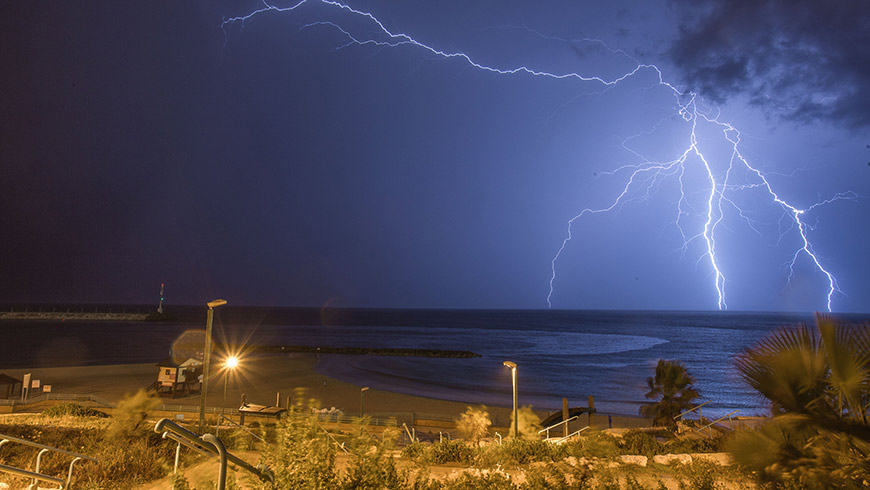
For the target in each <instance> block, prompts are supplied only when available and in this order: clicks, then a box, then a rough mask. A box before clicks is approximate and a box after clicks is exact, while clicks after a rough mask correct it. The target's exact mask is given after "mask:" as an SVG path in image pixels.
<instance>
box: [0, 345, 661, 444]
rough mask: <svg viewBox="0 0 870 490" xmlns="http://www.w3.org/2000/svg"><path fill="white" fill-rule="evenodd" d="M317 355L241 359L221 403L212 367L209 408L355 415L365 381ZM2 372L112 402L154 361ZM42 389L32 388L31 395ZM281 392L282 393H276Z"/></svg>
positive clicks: (421, 405) (457, 407)
mask: <svg viewBox="0 0 870 490" xmlns="http://www.w3.org/2000/svg"><path fill="white" fill-rule="evenodd" d="M317 361H318V358H317V355H315V354H285V355H274V356H258V357H250V358H247V359H245V360H244V362H243V363H242V364H241V365H240V367H239V369H237V373H236V374H235V375H231V376H230V378H229V379H228V380H227V383H226V388H227V394H226V402H224V373H223V372H222V371H220V369H215V370H213V372H212V375H211V376H210V378H209V389H208V396H207V405H208V406H209V407H223V406H226V407H228V408H229V407H238V406H239V404H240V402H241V397H242V394H245V396H246V397H247V400H248V402H250V403H256V404H260V405H273V404H275V403H276V402H277V401H278V399H279V398H278V397H279V396H280V400H281V401H280V404H281V405H284V404H285V403H286V400H287V396H295V394H296V393H298V392H299V391H300V389H302V390H304V393H305V396H306V398H314V399H316V400H317V401H318V404H319V406H320V407H322V408H331V407H335V408H337V409H339V410H342V411H343V412H344V413H345V414H346V415H351V416H356V415H358V414H359V410H360V390H361V388H362V387H363V386H359V385H355V384H351V383H346V382H343V381H340V380H337V379H334V378H330V377H327V376H324V375H321V374H319V373H317V372H316V371H315V365H316V364H317ZM0 372H3V373H4V374H7V375H9V376H12V377H14V378H17V379H22V377H23V376H24V374H25V373H31V375H32V379H34V380H40V383H41V384H42V385H46V384H48V385H51V390H52V393H55V394H76V395H93V396H97V397H100V398H102V399H105V400H107V401H109V402H112V403H116V402H118V401H119V400H121V399H122V398H123V397H124V396H125V395H128V394H131V393H135V392H136V391H137V390H139V389H140V388H147V387H148V386H149V385H151V384H152V383H153V382H154V381H155V380H156V377H157V365H156V364H152V363H148V364H120V365H108V366H74V367H52V368H38V369H8V370H0ZM37 394H41V393H36V392H34V393H33V395H37ZM279 394H280V395H279ZM363 396H364V397H365V398H364V408H365V412H366V414H367V415H378V414H384V415H389V414H396V413H410V412H413V413H415V414H417V417H419V416H420V415H421V414H423V415H436V416H438V418H448V419H453V418H456V417H458V416H459V414H461V413H462V412H464V411H465V410H466V408H467V407H468V406H469V404H468V403H462V402H456V401H448V400H439V399H435V398H427V397H422V396H413V395H407V394H403V393H396V392H391V391H386V390H377V389H370V390H367V391H366V392H365V393H364V395H363ZM164 400H165V401H164V403H167V404H178V405H198V404H199V400H200V398H199V395H198V394H196V395H190V396H186V397H178V398H164ZM510 403H511V400H510V399H506V400H505V404H504V406H487V409H488V411H489V412H490V416H491V417H492V419H493V422H494V425H508V423H509V422H508V421H509V420H510V412H511V407H510ZM598 419H599V420H598V421H597V423H598V424H601V425H604V424H607V423H608V420H607V416H606V414H601V415H599V417H598ZM610 420H611V421H612V423H613V426H614V427H637V426H648V425H649V422H647V421H645V420H644V419H641V418H638V417H624V416H616V415H614V416H612V418H611V419H610Z"/></svg>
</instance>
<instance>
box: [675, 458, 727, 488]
mask: <svg viewBox="0 0 870 490" xmlns="http://www.w3.org/2000/svg"><path fill="white" fill-rule="evenodd" d="M680 470H681V473H683V474H684V475H685V477H686V478H687V480H688V481H686V480H683V478H680V484H679V490H720V489H722V488H724V486H723V485H722V484H721V483H719V481H718V477H717V472H718V467H716V466H714V465H712V464H710V463H699V462H696V463H694V464H691V465H686V466H682V467H681V468H680Z"/></svg>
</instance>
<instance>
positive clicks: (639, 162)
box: [221, 0, 861, 311]
mask: <svg viewBox="0 0 870 490" xmlns="http://www.w3.org/2000/svg"><path fill="white" fill-rule="evenodd" d="M303 10H305V11H306V13H305V16H306V17H305V18H306V19H308V17H307V16H312V15H313V16H314V17H316V18H317V20H313V21H309V20H305V21H303V22H302V23H301V25H300V26H299V27H300V30H302V31H311V30H325V31H328V32H331V33H332V34H333V35H334V36H335V37H334V39H335V40H336V41H335V42H336V44H335V46H334V47H333V48H334V49H333V52H335V51H339V50H346V49H349V48H358V49H359V51H360V53H361V54H360V55H361V56H372V55H374V54H383V53H384V52H388V51H391V50H393V51H398V50H403V51H402V53H403V56H408V53H409V52H411V54H412V55H413V56H416V57H417V61H416V62H417V63H420V64H422V63H425V62H430V61H432V60H443V61H450V62H453V63H457V64H461V65H462V66H463V69H464V70H474V71H479V72H482V73H484V74H487V75H488V76H489V78H487V81H486V83H492V84H495V83H498V80H497V79H499V78H503V77H511V78H517V77H523V78H527V79H530V80H535V81H536V83H539V84H542V85H544V84H561V85H564V84H566V83H570V84H576V85H577V86H578V90H580V93H579V95H577V96H576V98H578V99H579V98H586V97H588V98H597V97H602V96H604V95H606V94H608V93H610V92H612V91H614V90H616V89H617V88H618V87H621V86H623V85H626V84H629V83H639V84H640V85H642V88H637V89H634V90H635V91H637V92H643V93H647V92H655V93H656V94H657V96H658V97H659V99H658V101H657V103H656V104H651V105H650V107H648V108H646V109H643V111H645V112H644V113H645V114H646V113H648V112H652V111H657V112H656V114H657V116H656V117H655V119H656V120H657V122H655V123H653V124H651V125H649V126H647V127H643V128H640V129H639V130H638V131H634V132H632V133H630V134H624V135H622V136H621V140H620V141H619V142H618V146H619V149H620V151H621V152H622V154H623V156H622V157H621V158H620V159H618V160H613V161H611V162H609V163H608V162H596V163H595V165H597V166H599V167H601V166H603V168H602V169H601V170H600V171H598V172H596V173H595V177H596V178H600V179H608V181H609V182H613V181H615V182H617V184H616V185H615V186H614V187H613V189H615V190H614V191H613V192H612V194H611V195H609V196H608V197H605V198H604V199H603V200H599V201H596V202H588V201H585V202H584V201H583V200H582V199H579V200H575V202H578V201H579V205H578V206H577V207H576V208H575V209H574V210H572V211H571V212H570V213H569V214H568V216H569V219H568V220H567V223H566V225H567V226H566V228H564V229H563V230H564V231H563V233H564V234H563V235H562V240H561V242H560V243H554V244H553V252H552V255H551V260H550V263H549V264H548V265H549V269H548V270H546V271H543V272H545V273H546V275H547V280H546V281H542V286H544V290H543V291H542V294H541V299H542V304H543V302H544V301H543V300H544V299H545V300H546V305H547V306H548V307H550V308H553V307H556V306H559V304H558V303H556V295H557V291H559V288H560V284H562V283H563V282H564V281H565V277H566V276H571V275H573V274H576V273H577V271H576V270H575V269H574V268H568V267H566V266H565V264H564V262H565V256H566V254H567V253H568V252H569V251H570V250H571V248H572V245H576V243H577V242H578V241H590V240H592V239H593V237H592V236H590V235H591V233H587V232H585V228H584V227H585V226H587V222H588V220H589V219H590V218H592V217H593V216H595V215H601V216H608V217H609V219H610V220H613V221H616V220H619V219H620V213H621V212H622V211H623V210H624V209H626V208H627V207H629V206H633V205H645V204H646V203H649V201H650V199H651V198H652V196H654V195H658V194H662V193H665V194H667V197H666V200H667V202H668V203H669V209H668V210H666V211H664V212H661V211H660V208H656V209H657V212H656V213H654V214H655V216H653V217H649V218H648V220H649V221H655V220H658V223H659V226H660V229H659V231H660V233H664V232H665V230H667V232H668V233H670V234H672V235H674V236H676V237H678V241H677V243H678V245H677V246H676V248H675V249H672V251H671V252H672V254H674V255H678V256H680V257H681V260H684V261H686V262H689V263H691V264H693V267H694V268H695V272H696V273H697V274H698V275H699V276H700V277H701V278H703V280H704V281H706V284H707V286H706V287H707V291H708V292H707V295H708V298H709V302H708V307H709V308H716V309H719V310H725V309H727V308H729V299H730V298H731V297H732V294H734V290H735V289H736V288H735V287H734V286H733V284H734V282H733V281H734V278H737V277H740V278H741V281H743V282H746V281H751V280H752V279H751V276H752V275H753V274H757V272H756V271H755V270H753V268H752V267H748V266H747V267H741V260H740V256H741V253H742V252H741V247H742V246H744V244H745V243H746V242H747V241H748V240H758V241H760V242H761V243H763V244H764V245H766V246H768V247H769V248H772V249H776V250H778V251H781V252H782V254H783V255H784V256H785V257H786V258H785V259H784V260H783V262H782V264H781V267H780V268H779V272H780V273H781V277H778V278H776V279H775V280H773V281H771V280H769V279H768V282H773V283H778V284H780V287H782V288H787V287H789V285H790V284H791V283H792V282H793V281H794V279H795V277H796V276H797V274H798V272H797V271H798V270H801V271H808V270H809V271H811V277H812V280H811V282H812V285H811V288H812V290H813V293H812V295H813V296H814V297H815V298H816V300H817V306H816V305H811V306H809V307H808V308H806V309H822V308H824V309H827V310H828V311H833V310H834V309H835V308H836V307H837V303H836V302H837V300H838V298H841V297H843V296H844V295H845V294H846V292H844V291H843V290H841V287H840V284H839V283H838V280H837V274H836V271H837V270H838V268H841V267H843V265H841V264H836V263H835V261H834V260H832V259H831V258H830V256H831V254H826V253H823V251H822V250H820V249H819V248H817V246H816V245H814V240H813V236H812V235H813V230H814V227H815V226H816V224H817V223H818V222H819V219H820V218H819V216H818V214H817V213H818V212H819V211H820V210H821V209H822V208H826V207H830V206H831V205H834V204H835V203H838V202H840V201H856V200H858V199H860V198H861V196H860V195H859V194H858V193H856V192H853V191H849V190H845V191H840V192H836V191H834V192H832V193H829V194H828V195H816V196H812V199H811V200H808V198H807V197H806V196H804V195H798V196H795V195H793V193H792V194H790V193H786V192H785V191H783V190H782V189H780V188H779V187H778V186H777V185H776V184H775V181H774V180H773V179H772V176H773V175H779V174H777V173H776V172H769V171H767V170H765V167H766V165H765V164H756V163H753V161H752V158H750V156H748V155H749V154H750V153H748V152H747V151H746V149H745V147H744V139H745V134H744V133H743V132H741V129H740V128H738V125H737V124H736V123H733V122H731V120H730V119H729V118H726V117H724V116H723V115H722V114H723V113H722V111H721V110H720V109H719V108H717V107H716V106H714V105H712V104H710V103H709V102H707V101H706V100H705V99H704V98H703V94H699V93H696V92H694V91H692V90H689V89H685V88H682V87H680V86H679V85H678V84H676V83H674V82H670V81H669V77H667V76H666V73H664V71H663V69H662V68H660V65H657V64H653V63H648V62H642V61H640V60H639V58H638V57H635V56H633V55H631V54H629V53H628V52H627V51H624V50H622V49H618V48H615V47H613V46H610V45H608V44H606V43H605V42H603V41H601V40H598V39H590V38H583V39H559V38H556V37H551V36H547V35H545V34H542V33H540V32H538V31H536V30H532V29H530V28H527V27H524V26H523V27H510V29H515V30H517V31H521V32H522V33H523V34H524V35H525V36H527V37H529V38H530V39H535V40H537V41H547V42H551V43H557V44H561V45H567V46H570V47H571V48H572V49H575V50H577V51H578V52H582V51H584V50H589V51H596V52H599V53H603V54H604V55H605V56H606V58H602V59H606V63H603V65H602V66H600V67H598V66H595V63H594V62H587V61H588V60H587V59H584V58H583V57H582V56H581V57H580V58H581V59H580V61H579V62H578V65H579V66H578V67H577V68H576V69H575V70H573V71H572V70H566V71H556V70H551V69H547V68H546V67H544V66H538V63H539V62H538V61H536V60H527V61H525V62H523V63H519V64H509V63H506V62H503V61H502V62H498V63H491V62H487V61H484V60H483V59H482V57H480V56H479V55H475V54H471V53H469V52H464V51H458V50H451V49H446V48H441V47H439V46H436V45H434V44H433V43H430V42H424V41H422V40H420V38H418V37H415V36H414V35H412V34H410V33H407V32H403V31H400V30H398V29H397V28H396V27H394V26H393V25H392V23H391V22H387V21H386V20H384V19H383V18H382V17H379V16H378V14H377V13H375V12H373V11H368V10H364V9H361V8H357V7H353V6H351V5H349V4H345V3H341V2H337V1H331V0H302V1H299V2H298V3H295V4H291V5H286V6H276V5H272V4H269V3H264V4H263V5H262V7H260V8H257V9H255V10H253V11H251V12H249V13H247V14H245V15H241V16H235V17H229V18H225V19H224V21H223V23H222V25H221V28H222V29H223V31H224V35H225V39H226V43H227V44H229V43H232V42H233V37H234V36H238V35H244V30H245V29H249V28H251V25H253V23H254V22H255V21H257V20H259V19H261V18H264V17H266V16H294V15H303V14H302V11H303ZM312 11H315V12H314V13H312ZM505 29H508V28H505ZM540 64H545V63H540ZM605 65H606V66H605ZM614 66H619V67H622V68H621V69H620V71H618V72H616V73H615V72H614V69H613V67H614ZM605 73H606V74H605ZM663 99H667V102H666V103H663V102H661V100H663ZM572 102H573V100H566V101H563V105H562V106H557V107H554V109H553V113H554V114H555V113H558V112H560V111H567V110H569V109H568V108H567V107H568V106H569V105H570V104H571V103H572ZM639 111H640V109H639ZM543 124H547V122H544V123H543ZM650 140H668V141H669V142H670V143H671V148H670V149H669V153H668V154H665V153H664V152H662V151H657V152H652V151H647V146H646V145H647V142H648V141H650ZM578 209H579V211H577V210H578ZM737 228H740V229H741V230H742V231H741V233H743V232H745V233H743V234H740V235H739V236H738V234H737V233H736V232H735V230H736V229H737ZM655 238H656V237H654V236H653V237H650V239H655ZM594 260H595V258H594V257H587V258H586V260H585V262H582V261H581V264H588V263H590V262H593V261H594ZM805 282H806V281H804V283H805ZM804 287H806V286H804ZM738 309H739V308H738Z"/></svg>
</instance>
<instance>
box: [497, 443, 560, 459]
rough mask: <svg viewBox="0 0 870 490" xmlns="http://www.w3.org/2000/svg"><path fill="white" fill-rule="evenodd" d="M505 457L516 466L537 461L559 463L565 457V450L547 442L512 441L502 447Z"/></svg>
mask: <svg viewBox="0 0 870 490" xmlns="http://www.w3.org/2000/svg"><path fill="white" fill-rule="evenodd" d="M501 447H502V449H503V451H504V454H505V456H507V458H508V459H509V461H510V462H513V463H516V464H529V463H534V462H537V461H557V460H560V459H563V458H564V457H565V454H566V453H565V449H564V448H563V447H562V446H561V445H559V444H551V443H549V442H546V441H542V440H537V441H530V440H525V439H511V440H509V441H507V442H505V443H504V444H503V445H502V446H501Z"/></svg>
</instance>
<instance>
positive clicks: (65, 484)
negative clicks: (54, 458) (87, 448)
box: [0, 434, 97, 489]
mask: <svg viewBox="0 0 870 490" xmlns="http://www.w3.org/2000/svg"><path fill="white" fill-rule="evenodd" d="M0 438H2V439H0V447H2V446H3V445H4V444H6V443H10V442H11V443H15V444H22V445H25V446H30V447H35V448H37V449H39V453H38V454H37V455H36V467H35V468H34V471H29V470H25V469H22V468H16V467H14V466H8V465H0V471H2V472H5V473H11V474H13V475H17V476H23V477H25V478H30V479H31V480H32V482H31V484H30V487H28V488H36V482H37V481H44V482H49V483H54V484H56V485H60V487H59V488H67V489H68V488H69V486H70V481H72V473H73V467H74V466H75V464H76V462H78V461H81V460H83V459H86V460H88V461H94V462H97V460H96V459H94V458H92V457H90V456H85V455H84V454H79V453H74V452H72V451H67V450H65V449H59V448H56V447H53V446H47V445H45V444H40V443H38V442H33V441H28V440H26V439H19V438H17V437H12V436H7V435H3V434H0ZM46 452H55V453H59V454H65V455H67V456H72V457H73V460H72V461H71V462H70V464H69V470H68V471H67V476H66V480H63V479H62V478H58V477H55V476H50V475H45V474H42V473H40V472H39V466H40V464H41V463H42V455H43V454H45V453H46Z"/></svg>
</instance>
